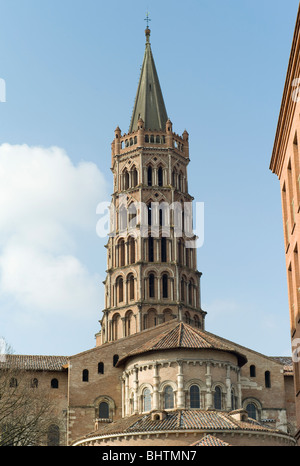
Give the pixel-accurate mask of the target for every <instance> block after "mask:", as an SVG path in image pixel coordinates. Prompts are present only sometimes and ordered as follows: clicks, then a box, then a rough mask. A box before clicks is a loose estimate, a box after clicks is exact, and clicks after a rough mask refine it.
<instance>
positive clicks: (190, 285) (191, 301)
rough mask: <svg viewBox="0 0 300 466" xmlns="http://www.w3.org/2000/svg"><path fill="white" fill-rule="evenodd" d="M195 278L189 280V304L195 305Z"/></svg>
mask: <svg viewBox="0 0 300 466" xmlns="http://www.w3.org/2000/svg"><path fill="white" fill-rule="evenodd" d="M193 285H194V283H193V280H190V281H189V304H191V305H193V290H194V286H193Z"/></svg>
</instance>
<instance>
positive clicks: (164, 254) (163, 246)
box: [161, 236, 167, 262]
mask: <svg viewBox="0 0 300 466" xmlns="http://www.w3.org/2000/svg"><path fill="white" fill-rule="evenodd" d="M161 261H162V262H167V238H166V237H164V236H163V237H162V239H161Z"/></svg>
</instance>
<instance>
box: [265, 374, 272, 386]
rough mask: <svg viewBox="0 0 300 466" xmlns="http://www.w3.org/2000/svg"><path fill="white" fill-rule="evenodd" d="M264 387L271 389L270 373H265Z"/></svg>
mask: <svg viewBox="0 0 300 466" xmlns="http://www.w3.org/2000/svg"><path fill="white" fill-rule="evenodd" d="M265 387H266V388H271V374H270V371H266V372H265Z"/></svg>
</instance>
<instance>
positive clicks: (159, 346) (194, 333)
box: [118, 322, 247, 366]
mask: <svg viewBox="0 0 300 466" xmlns="http://www.w3.org/2000/svg"><path fill="white" fill-rule="evenodd" d="M179 348H180V349H214V350H221V351H228V352H231V353H234V354H236V355H237V357H238V360H239V363H240V364H241V365H243V364H245V363H246V361H247V359H246V357H245V356H244V355H242V354H240V353H238V352H237V351H236V349H235V348H233V347H231V346H229V345H226V344H224V343H223V341H221V340H220V339H218V338H217V337H216V336H213V335H211V334H208V333H206V332H205V331H201V330H199V329H195V328H193V327H191V326H190V325H188V324H185V323H183V322H179V323H177V325H176V326H175V327H174V328H172V327H171V329H168V330H167V331H165V332H163V333H161V334H160V335H158V336H157V337H155V338H153V339H152V340H150V341H147V342H146V343H145V344H144V345H142V346H140V347H139V348H136V349H134V350H133V351H131V352H130V353H128V354H127V355H126V356H125V357H124V358H122V359H120V361H119V362H118V366H120V365H121V364H123V363H124V362H125V361H126V360H127V359H128V358H130V357H132V356H136V355H139V354H142V353H147V352H151V351H162V350H169V349H179Z"/></svg>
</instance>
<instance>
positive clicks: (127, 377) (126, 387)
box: [124, 372, 130, 416]
mask: <svg viewBox="0 0 300 466" xmlns="http://www.w3.org/2000/svg"><path fill="white" fill-rule="evenodd" d="M124 404H125V416H129V415H130V399H129V374H128V373H127V372H126V373H125V400H124Z"/></svg>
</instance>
